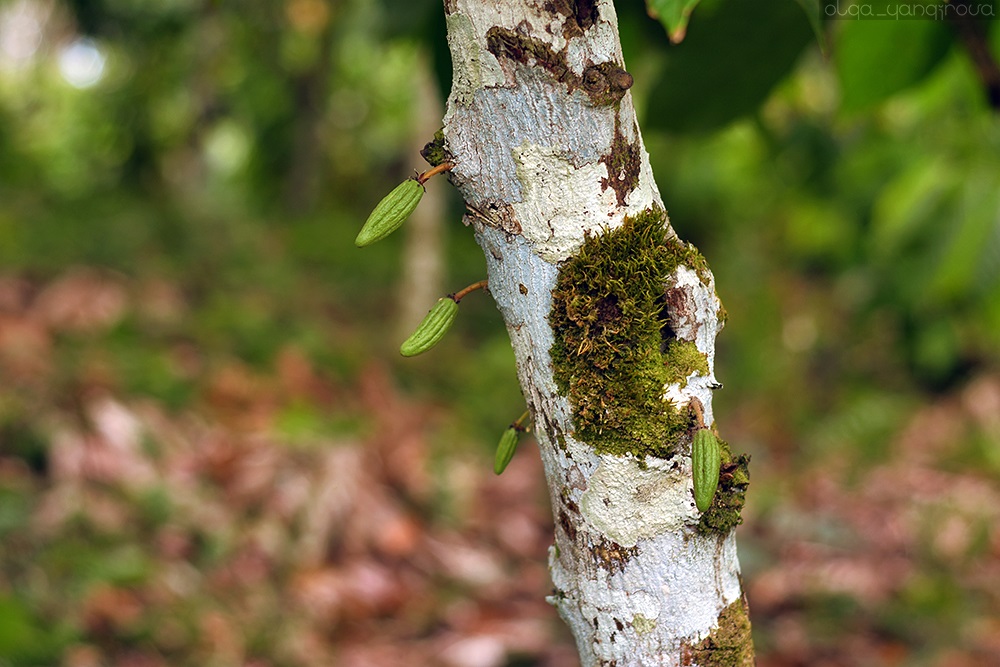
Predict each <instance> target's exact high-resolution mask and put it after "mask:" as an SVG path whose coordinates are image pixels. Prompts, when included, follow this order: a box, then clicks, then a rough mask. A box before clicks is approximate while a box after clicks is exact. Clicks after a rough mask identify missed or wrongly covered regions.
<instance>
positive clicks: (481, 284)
mask: <svg viewBox="0 0 1000 667" xmlns="http://www.w3.org/2000/svg"><path fill="white" fill-rule="evenodd" d="M487 284H489V281H488V280H480V281H479V282H478V283H472V284H471V285H469V286H468V287H466V288H465V289H461V290H459V291H457V292H455V293H454V294H449V295H448V296H450V297H451V300H452V301H454V302H455V303H459V302H460V301H461V300H462V298H463V297H465V295H466V294H468V293H469V292H475V291H476V290H477V289H483V288H484V287H486V286H487Z"/></svg>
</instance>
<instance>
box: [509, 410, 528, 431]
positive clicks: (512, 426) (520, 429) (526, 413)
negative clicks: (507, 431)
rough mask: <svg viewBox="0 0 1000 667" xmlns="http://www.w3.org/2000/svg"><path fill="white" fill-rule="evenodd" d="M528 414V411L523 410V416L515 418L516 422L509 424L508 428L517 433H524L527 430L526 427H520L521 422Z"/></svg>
mask: <svg viewBox="0 0 1000 667" xmlns="http://www.w3.org/2000/svg"><path fill="white" fill-rule="evenodd" d="M529 414H530V411H529V410H525V411H524V414H523V415H521V416H520V417H518V418H517V420H516V421H513V422H511V424H510V427H511V428H512V429H514V430H515V431H517V432H519V433H526V432H527V430H528V427H527V426H521V422H523V421H524V420H525V419H527V418H528V415H529Z"/></svg>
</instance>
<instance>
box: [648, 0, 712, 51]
mask: <svg viewBox="0 0 1000 667" xmlns="http://www.w3.org/2000/svg"><path fill="white" fill-rule="evenodd" d="M699 2H701V0H646V11H648V12H649V15H650V16H651V17H653V18H654V19H658V20H659V21H660V23H662V24H663V27H664V28H665V29H666V31H667V36H669V37H670V41H671V42H673V43H674V44H680V43H681V42H682V41H683V40H684V35H685V34H687V26H688V19H690V18H691V12H692V11H694V8H695V6H696V5H697V4H698V3H699Z"/></svg>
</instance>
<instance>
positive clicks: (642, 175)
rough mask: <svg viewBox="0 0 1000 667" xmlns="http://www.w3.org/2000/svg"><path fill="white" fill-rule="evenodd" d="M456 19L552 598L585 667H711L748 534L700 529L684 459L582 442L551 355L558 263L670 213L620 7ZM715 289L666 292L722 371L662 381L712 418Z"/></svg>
mask: <svg viewBox="0 0 1000 667" xmlns="http://www.w3.org/2000/svg"><path fill="white" fill-rule="evenodd" d="M445 7H446V13H447V20H448V33H449V44H450V46H451V50H452V55H453V60H454V72H455V73H454V84H453V89H452V93H451V96H450V98H449V101H448V109H447V113H446V116H445V123H444V126H445V138H446V148H447V150H448V151H449V152H450V153H451V154H452V156H453V157H454V161H455V168H454V170H453V171H452V172H451V174H450V178H451V179H452V182H453V183H454V184H455V185H456V186H458V187H459V189H460V190H461V192H462V194H463V196H464V197H465V200H466V202H467V204H468V206H469V211H470V213H469V215H467V216H466V222H467V224H470V225H472V226H473V227H474V229H475V232H476V236H477V239H478V240H479V243H480V245H481V246H482V247H483V250H484V252H485V256H486V260H487V264H488V272H489V273H488V275H489V289H490V292H491V294H492V295H493V297H494V298H495V300H496V302H497V305H498V307H499V309H500V311H501V312H502V314H503V317H504V319H505V321H506V324H507V329H508V331H509V333H510V337H511V342H512V345H513V347H514V351H515V354H516V358H517V368H518V376H519V380H520V382H521V386H522V389H523V391H524V395H525V398H526V400H527V402H528V405H529V407H530V409H531V412H532V415H533V418H534V423H535V428H534V433H535V435H536V438H537V440H538V444H539V448H540V451H541V456H542V460H543V462H544V467H545V473H546V477H547V481H548V484H549V488H550V492H551V500H552V507H553V512H554V516H555V517H556V526H557V527H556V535H555V544H554V546H553V547H552V549H551V551H550V566H551V572H552V579H553V583H554V585H555V591H556V592H555V595H553V596H552V598H551V602H552V603H553V604H554V605H555V606H556V607H557V608H558V610H559V613H560V614H561V615H562V617H563V618H564V619H565V620H566V622H567V623H568V624H569V626H570V628H571V629H572V632H573V634H574V636H575V637H576V641H577V645H578V648H579V651H580V655H581V661H582V663H583V664H584V665H588V666H589V665H616V666H617V667H623V666H625V665H680V664H697V662H698V660H702V659H703V656H704V655H705V654H696V655H694V657H692V653H691V650H690V647H691V646H696V645H698V644H699V642H701V641H702V640H703V639H704V638H706V637H708V636H709V634H710V633H712V631H713V629H714V628H717V626H718V625H719V623H720V620H719V619H720V614H721V613H722V612H723V610H724V609H726V608H727V607H728V606H730V605H731V604H733V603H734V602H738V601H739V599H740V597H741V586H740V582H739V578H738V575H739V564H738V562H737V557H736V546H735V538H734V536H733V533H732V532H730V533H729V534H728V535H719V534H713V533H708V534H706V533H703V532H699V531H697V530H696V527H697V525H698V522H699V518H700V514H699V513H698V511H697V509H696V508H695V506H694V500H693V497H692V492H691V488H692V486H691V461H690V458H689V457H688V456H685V455H684V453H683V452H682V453H681V454H679V455H678V456H676V457H674V458H672V459H670V460H664V459H658V458H653V457H646V458H645V460H643V461H639V460H637V458H636V457H634V456H630V455H629V456H614V455H608V454H603V455H599V454H597V453H596V452H595V450H594V447H593V446H591V445H590V444H588V443H587V442H581V441H578V440H577V439H576V438H575V437H574V425H573V408H572V406H571V405H570V403H569V401H568V399H567V398H566V397H565V396H562V395H560V392H559V391H558V389H557V386H556V382H555V380H554V377H553V367H552V359H551V357H550V352H549V351H550V349H551V347H552V344H553V341H554V338H553V331H552V328H551V327H550V324H549V319H548V316H549V312H550V309H551V305H552V290H553V288H554V287H555V285H556V279H557V276H558V272H559V266H560V262H562V261H564V260H566V259H567V258H570V257H572V256H573V255H574V254H575V253H576V252H578V251H579V249H580V247H581V245H582V244H583V242H584V240H585V238H586V237H587V236H588V235H596V234H600V233H601V232H602V231H605V230H609V229H614V228H616V227H619V226H621V225H622V223H623V221H624V220H625V218H626V216H629V215H635V214H639V213H641V212H643V211H646V210H648V209H650V207H652V206H660V207H662V206H663V204H662V202H661V199H660V195H659V192H658V190H657V188H656V184H655V183H654V181H653V175H652V171H651V169H650V166H649V160H648V155H647V154H646V151H645V149H644V148H643V145H642V139H641V136H640V135H639V129H638V125H637V123H636V120H635V111H634V109H633V106H632V101H631V96H630V94H628V92H627V88H628V85H629V84H630V80H629V78H628V77H623V76H622V73H621V72H620V69H623V67H624V64H623V60H622V54H621V47H620V44H619V40H618V27H617V18H616V15H615V11H614V7H613V5H612V3H611V2H610V0H604V1H598V2H583V1H579V2H566V1H563V2H546V1H544V0H517V1H502V2H501V1H486V0H447V1H446V2H445ZM522 47H524V48H522ZM532 49H534V51H532ZM543 61H545V62H543ZM563 67H565V71H564V70H563V69H562V68H563ZM602 68H603V69H602ZM595 72H596V74H595ZM602 77H603V78H602ZM615 77H618V78H617V79H616V78H615ZM616 86H617V87H618V88H619V89H620V90H617V91H616V89H615V87H616ZM622 145H630V146H634V147H637V148H638V150H637V154H638V157H639V162H638V165H637V168H636V169H633V170H632V174H631V177H632V180H633V181H634V182H631V183H625V181H626V177H628V176H629V175H628V174H620V173H608V169H609V167H608V165H609V164H612V163H613V161H612V160H608V159H607V156H608V155H609V154H613V153H614V151H615V150H616V146H618V147H619V148H620V147H621V146H622ZM636 176H637V178H636ZM669 233H670V234H672V232H669ZM703 277H704V274H702V276H701V277H700V276H699V275H698V274H697V273H696V272H695V271H694V270H693V269H692V268H689V267H685V266H679V267H678V269H677V271H676V272H675V274H674V275H673V276H672V277H671V279H670V280H669V281H668V283H669V284H667V285H664V290H665V291H667V292H668V297H669V298H670V301H671V303H672V304H673V306H672V312H671V314H670V318H671V320H670V324H671V327H672V329H673V330H674V333H675V334H676V336H677V338H679V339H683V340H688V341H693V342H695V343H696V345H697V348H698V350H699V351H700V352H702V353H704V354H705V355H706V357H707V360H708V368H709V373H708V374H707V375H702V374H699V373H694V374H692V375H691V376H690V377H689V378H687V382H686V383H684V386H683V387H682V386H680V384H674V385H669V386H665V387H664V396H665V397H666V398H668V399H669V400H670V401H672V402H673V404H674V405H675V406H678V407H681V408H684V407H685V406H687V405H688V404H689V403H690V402H691V401H692V399H694V398H697V399H698V400H699V401H700V402H701V404H702V405H703V406H704V411H705V422H706V424H711V423H712V421H713V418H712V401H711V399H712V389H713V388H714V387H716V386H717V383H716V381H715V378H714V373H713V369H714V359H715V349H714V346H715V335H716V333H717V331H718V329H719V327H720V324H719V317H718V314H719V311H720V304H719V302H718V299H717V298H716V296H715V291H714V282H713V281H712V280H711V278H710V276H709V279H708V280H702V278H703ZM557 440H558V442H557ZM688 446H689V445H688ZM750 660H751V661H752V658H750ZM703 664H715V663H709V662H707V661H706V662H704V663H703ZM727 664H747V662H746V660H743V661H742V662H737V663H727Z"/></svg>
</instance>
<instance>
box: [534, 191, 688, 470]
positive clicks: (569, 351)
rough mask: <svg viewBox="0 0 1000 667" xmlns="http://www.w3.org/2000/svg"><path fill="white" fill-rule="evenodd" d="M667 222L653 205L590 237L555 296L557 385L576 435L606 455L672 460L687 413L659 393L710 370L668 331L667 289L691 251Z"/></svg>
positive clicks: (552, 315) (685, 426) (561, 278)
mask: <svg viewBox="0 0 1000 667" xmlns="http://www.w3.org/2000/svg"><path fill="white" fill-rule="evenodd" d="M665 225H666V213H665V212H664V211H663V210H662V209H660V208H652V209H649V210H647V211H644V212H643V213H641V214H639V215H636V216H632V217H628V218H626V219H625V222H624V223H623V224H622V226H621V227H619V228H618V229H615V230H611V231H607V232H604V233H602V234H600V235H597V236H591V237H589V238H588V239H587V240H586V241H585V242H584V245H583V247H582V248H581V249H580V252H579V253H578V254H577V255H576V256H574V257H572V258H570V259H568V260H567V261H566V262H564V263H563V265H562V266H561V267H560V271H559V279H558V281H557V284H556V287H555V289H554V290H553V292H552V312H551V313H550V315H549V321H550V323H551V325H552V329H553V332H554V334H555V339H556V340H555V343H554V345H553V346H552V349H551V351H550V352H551V355H552V361H553V365H554V368H555V380H556V384H557V386H558V388H559V391H560V392H561V393H562V394H563V395H565V396H567V397H568V398H569V401H570V404H571V405H572V407H573V423H574V427H575V437H576V438H577V439H578V440H581V441H583V442H587V443H589V444H590V445H592V446H593V447H594V448H595V449H596V450H597V451H598V452H599V453H602V454H604V453H608V454H616V455H619V456H621V455H625V454H633V455H635V456H636V457H637V458H639V459H640V460H643V459H644V458H645V457H646V456H647V455H649V456H656V457H659V458H669V457H671V456H672V455H673V454H674V453H675V452H676V451H677V442H678V441H679V440H680V438H681V437H682V436H683V435H684V434H686V433H687V430H688V428H689V427H690V425H691V416H690V414H689V412H688V411H687V410H683V411H680V410H678V409H677V408H676V407H675V406H674V405H672V404H671V403H669V402H667V401H664V400H663V389H664V387H665V386H666V385H667V384H669V383H672V382H678V381H680V379H681V378H686V377H687V376H688V375H690V373H691V372H692V371H693V370H701V371H703V372H705V373H707V372H708V367H707V361H705V360H704V357H703V356H702V359H701V361H698V360H697V359H696V358H695V355H694V354H692V352H693V351H694V352H697V350H696V349H695V348H693V345H694V344H693V343H685V342H683V341H677V340H676V339H675V338H674V337H673V332H672V330H671V329H670V327H669V325H668V316H667V315H668V313H667V305H666V299H665V296H664V294H665V287H666V284H667V281H668V279H669V277H670V275H671V274H672V273H673V272H674V270H675V269H676V268H677V266H678V264H681V263H685V264H686V263H687V262H688V260H689V258H690V257H691V253H692V249H691V247H690V246H688V245H687V244H685V243H684V242H683V241H680V240H679V239H677V238H675V237H668V235H667V232H666V227H665ZM693 252H694V253H695V254H697V251H693ZM698 257H700V255H698ZM698 354H700V353H698Z"/></svg>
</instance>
